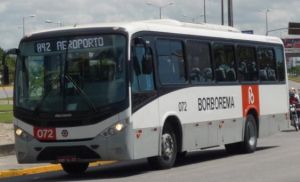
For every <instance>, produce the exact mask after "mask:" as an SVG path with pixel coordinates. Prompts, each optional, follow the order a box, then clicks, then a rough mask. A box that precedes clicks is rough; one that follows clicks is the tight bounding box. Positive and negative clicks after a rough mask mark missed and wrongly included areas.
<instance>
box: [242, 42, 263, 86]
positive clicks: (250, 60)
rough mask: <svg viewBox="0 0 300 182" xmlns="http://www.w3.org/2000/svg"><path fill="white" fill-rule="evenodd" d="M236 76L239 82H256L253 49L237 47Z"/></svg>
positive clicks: (256, 74)
mask: <svg viewBox="0 0 300 182" xmlns="http://www.w3.org/2000/svg"><path fill="white" fill-rule="evenodd" d="M237 56H238V76H239V79H240V81H257V80H258V72H257V61H256V58H255V57H256V56H255V48H254V47H246V46H238V48H237Z"/></svg>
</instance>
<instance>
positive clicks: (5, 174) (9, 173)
mask: <svg viewBox="0 0 300 182" xmlns="http://www.w3.org/2000/svg"><path fill="white" fill-rule="evenodd" d="M115 162H116V161H97V162H92V163H90V165H89V167H96V166H103V165H108V164H112V163H115ZM61 170H62V167H61V165H60V164H51V165H46V166H39V167H31V168H26V169H10V170H3V171H0V179H2V178H9V177H16V176H25V175H31V174H39V173H45V172H54V171H61Z"/></svg>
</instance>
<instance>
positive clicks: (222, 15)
mask: <svg viewBox="0 0 300 182" xmlns="http://www.w3.org/2000/svg"><path fill="white" fill-rule="evenodd" d="M221 19H222V25H224V0H221Z"/></svg>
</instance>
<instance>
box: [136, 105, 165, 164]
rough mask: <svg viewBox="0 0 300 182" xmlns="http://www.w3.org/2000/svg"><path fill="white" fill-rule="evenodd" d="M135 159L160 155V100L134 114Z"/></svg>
mask: <svg viewBox="0 0 300 182" xmlns="http://www.w3.org/2000/svg"><path fill="white" fill-rule="evenodd" d="M131 121H132V123H133V131H134V134H133V141H134V142H133V143H134V149H133V150H134V158H135V159H139V158H145V157H149V156H155V155H158V154H159V143H160V138H159V136H160V126H159V125H160V124H159V115H158V100H157V99H155V100H153V101H152V102H150V103H148V104H147V105H145V106H143V107H142V108H140V109H139V110H138V111H136V112H135V113H133V114H132V116H131Z"/></svg>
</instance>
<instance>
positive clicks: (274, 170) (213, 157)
mask: <svg viewBox="0 0 300 182" xmlns="http://www.w3.org/2000/svg"><path fill="white" fill-rule="evenodd" d="M299 170H300V132H296V131H294V130H293V129H291V130H288V131H285V132H281V133H277V134H275V135H273V136H271V137H268V138H264V139H260V140H259V143H258V150H257V151H256V152H255V153H253V154H241V155H228V154H227V153H226V152H225V150H224V148H223V147H219V148H215V149H210V150H205V151H200V152H195V153H191V154H189V155H188V156H187V157H186V158H185V160H184V161H182V162H179V163H178V164H177V165H176V166H175V167H174V168H172V169H169V170H161V171H155V170H152V169H151V168H150V167H149V165H148V164H147V163H146V161H145V160H138V161H130V162H120V163H117V164H112V165H107V166H102V167H93V168H89V169H88V171H87V173H86V174H85V175H84V176H76V177H72V176H68V175H67V174H66V173H64V172H63V171H60V172H51V173H43V174H36V175H27V176H20V177H13V178H7V179H2V180H1V181H9V182H17V181H20V182H21V181H22V182H24V181H47V182H49V181H89V182H90V181H108V182H110V181H124V182H169V181H172V182H182V181H186V182H190V181H191V182H193V181H197V182H221V181H222V182H241V181H242V182H299V181H300V173H299Z"/></svg>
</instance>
